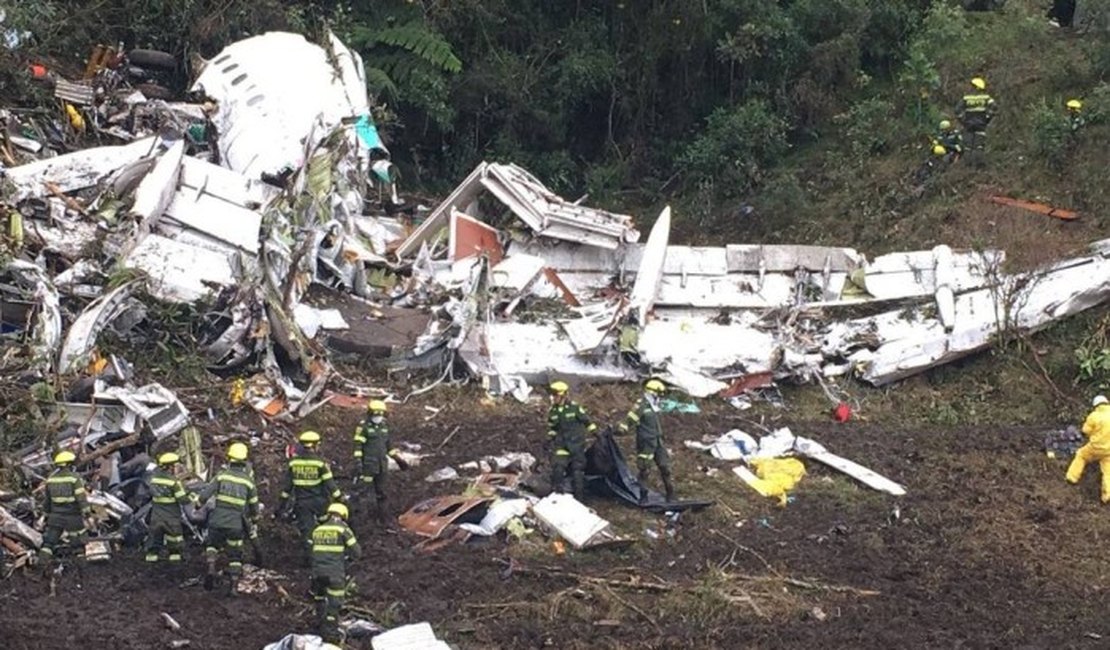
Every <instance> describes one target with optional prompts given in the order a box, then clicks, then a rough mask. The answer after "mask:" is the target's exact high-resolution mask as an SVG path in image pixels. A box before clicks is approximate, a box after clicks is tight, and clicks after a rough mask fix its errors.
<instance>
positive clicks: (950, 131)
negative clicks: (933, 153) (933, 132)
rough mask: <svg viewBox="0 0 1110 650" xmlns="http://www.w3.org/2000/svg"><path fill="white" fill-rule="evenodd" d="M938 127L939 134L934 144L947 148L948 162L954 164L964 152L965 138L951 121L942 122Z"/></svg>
mask: <svg viewBox="0 0 1110 650" xmlns="http://www.w3.org/2000/svg"><path fill="white" fill-rule="evenodd" d="M937 126H938V132H937V136H936V137H935V138H934V139H933V142H934V144H940V145H942V146H943V147H944V148H945V154H946V155H947V156H948V159H949V160H948V161H949V162H954V161H955V160H956V159H957V158H959V156H960V154H961V153H963V151H964V137H963V135H961V134H960V130H959V129H957V128H956V127H955V126H953V124H952V122H951V121H950V120H941V121H940V124H938V125H937Z"/></svg>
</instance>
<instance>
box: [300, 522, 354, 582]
mask: <svg viewBox="0 0 1110 650" xmlns="http://www.w3.org/2000/svg"><path fill="white" fill-rule="evenodd" d="M309 543H310V544H311V545H312V568H313V572H314V573H332V572H336V573H346V568H347V560H349V559H350V560H355V559H358V557H359V556H360V555H361V554H362V549H361V548H360V547H359V545H358V540H357V539H356V538H355V534H354V532H352V531H351V529H350V528H349V527H348V526H347V524H345V523H342V522H341V521H339V520H338V518H334V517H333V518H331V519H329V520H328V521H326V522H324V523H322V524H320V525H319V526H317V527H316V528H314V529H313V530H312V536H311V537H310V538H309Z"/></svg>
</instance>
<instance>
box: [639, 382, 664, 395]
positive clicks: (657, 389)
mask: <svg viewBox="0 0 1110 650" xmlns="http://www.w3.org/2000/svg"><path fill="white" fill-rule="evenodd" d="M644 388H645V389H647V390H650V391H651V392H653V393H662V392H665V391H666V390H667V386H666V384H664V383H663V382H661V381H659V380H658V379H649V380H648V381H647V383H646V384H644Z"/></svg>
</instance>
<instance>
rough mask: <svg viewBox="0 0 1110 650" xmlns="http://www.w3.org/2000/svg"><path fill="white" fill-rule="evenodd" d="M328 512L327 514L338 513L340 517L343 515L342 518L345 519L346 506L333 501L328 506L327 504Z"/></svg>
mask: <svg viewBox="0 0 1110 650" xmlns="http://www.w3.org/2000/svg"><path fill="white" fill-rule="evenodd" d="M328 514H329V515H339V516H340V517H343V518H344V519H346V518H347V514H348V513H347V506H345V505H343V504H342V503H333V504H331V505H330V506H328Z"/></svg>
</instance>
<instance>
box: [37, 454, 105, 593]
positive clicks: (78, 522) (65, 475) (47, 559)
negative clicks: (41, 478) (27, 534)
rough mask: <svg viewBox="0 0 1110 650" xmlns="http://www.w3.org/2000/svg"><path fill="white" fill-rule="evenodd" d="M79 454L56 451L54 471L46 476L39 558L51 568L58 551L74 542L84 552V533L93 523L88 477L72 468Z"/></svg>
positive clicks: (47, 567)
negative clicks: (88, 495)
mask: <svg viewBox="0 0 1110 650" xmlns="http://www.w3.org/2000/svg"><path fill="white" fill-rule="evenodd" d="M75 462H77V455H76V454H74V453H73V452H72V451H68V450H63V451H59V452H58V453H57V454H54V466H55V467H56V468H57V469H55V470H54V473H53V474H51V475H50V476H49V477H47V479H46V499H45V501H44V502H43V504H42V509H43V512H45V513H46V529H45V530H44V531H43V534H42V548H41V549H39V560H40V561H41V562H42V565H43V570H44V571H48V570H49V567H50V564H51V562H53V560H54V557H55V555H56V554H57V553H58V552H59V551H61V550H62V549H63V548H68V547H69V545H70V544H74V545H76V546H77V547H78V548H79V551H78V553H79V554H80V553H83V552H84V542H85V533H86V531H87V530H88V529H91V528H92V527H93V522H92V520H91V519H90V515H91V511H90V510H89V502H88V499H87V498H86V493H85V480H84V479H82V478H81V477H80V476H79V475H78V474H77V472H75V471H73V464H74V463H75Z"/></svg>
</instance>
